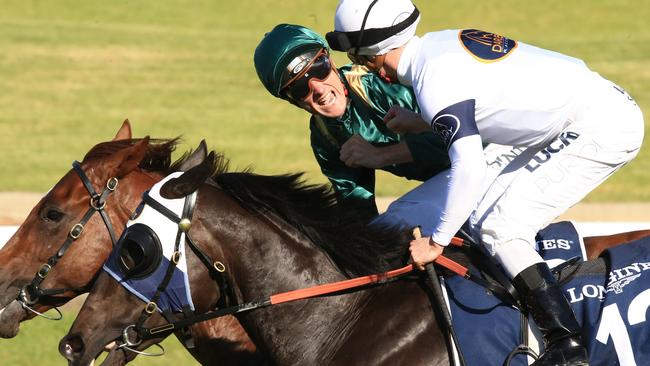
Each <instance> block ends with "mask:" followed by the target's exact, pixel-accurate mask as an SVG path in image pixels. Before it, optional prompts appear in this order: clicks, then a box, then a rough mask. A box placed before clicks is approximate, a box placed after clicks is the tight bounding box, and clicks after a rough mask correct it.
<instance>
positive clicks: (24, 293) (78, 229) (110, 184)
mask: <svg viewBox="0 0 650 366" xmlns="http://www.w3.org/2000/svg"><path fill="white" fill-rule="evenodd" d="M72 168H73V169H74V171H75V172H76V173H77V175H78V176H79V178H80V179H81V182H82V183H83V185H84V187H86V190H87V191H88V194H89V195H90V201H89V206H90V207H89V208H88V211H86V213H85V214H84V216H83V217H82V218H81V220H80V221H79V222H78V223H77V224H75V225H74V226H73V227H72V229H70V231H69V232H68V236H67V238H66V239H65V241H64V242H63V244H62V245H61V247H60V248H59V250H58V251H57V252H56V254H54V255H53V256H51V257H50V258H49V259H48V260H47V263H44V264H43V265H42V266H41V268H40V269H39V270H38V271H37V272H36V275H35V276H34V279H32V281H31V282H30V283H29V284H27V285H25V286H23V288H22V289H21V290H20V293H19V294H18V297H17V298H16V300H17V301H18V302H19V303H20V304H21V305H22V307H23V308H24V309H26V310H29V311H31V312H33V313H34V314H36V315H39V316H42V317H44V318H46V319H51V320H60V319H61V318H62V315H61V312H60V311H59V309H57V308H56V307H54V309H55V310H56V311H57V312H58V313H59V314H58V317H49V316H46V315H44V314H42V313H40V312H38V311H36V310H34V309H33V308H32V306H34V305H35V304H37V303H39V302H40V301H41V300H42V299H43V298H47V297H52V296H53V295H58V294H62V293H64V292H67V291H77V292H80V291H83V290H85V287H84V288H80V289H73V288H54V289H42V288H40V284H41V282H43V280H45V278H46V277H47V275H48V274H49V273H50V271H51V270H52V268H54V266H55V265H56V264H57V263H58V262H59V260H60V259H61V258H62V257H63V255H64V254H65V252H66V251H67V250H68V248H69V247H70V245H72V243H74V241H75V240H77V239H78V238H79V237H80V236H81V234H82V233H83V230H84V228H85V226H86V224H87V223H88V221H89V220H90V218H91V217H92V216H93V214H94V213H95V212H99V215H100V216H101V217H102V220H103V221H104V225H105V226H106V229H107V230H108V234H109V235H110V237H111V243H112V244H113V246H115V242H116V240H115V232H114V230H113V225H112V224H111V220H110V218H109V217H108V214H107V213H106V211H105V210H104V208H105V207H106V199H107V198H108V195H109V194H111V193H112V192H113V191H115V189H116V188H117V184H118V180H117V178H115V177H113V178H109V179H108V181H107V182H106V185H105V187H104V190H103V191H102V193H101V194H98V193H97V192H96V191H95V189H94V188H93V185H92V183H91V182H90V179H88V176H86V173H84V171H83V169H81V164H79V162H78V161H76V160H75V161H74V162H73V163H72Z"/></svg>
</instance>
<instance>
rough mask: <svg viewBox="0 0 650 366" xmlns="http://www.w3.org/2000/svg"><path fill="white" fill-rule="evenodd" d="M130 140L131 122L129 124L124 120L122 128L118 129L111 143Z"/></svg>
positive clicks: (127, 120)
mask: <svg viewBox="0 0 650 366" xmlns="http://www.w3.org/2000/svg"><path fill="white" fill-rule="evenodd" d="M130 139H131V122H129V119H128V118H127V119H125V120H124V122H122V127H120V129H119V130H118V131H117V134H116V135H115V137H113V141H117V140H130Z"/></svg>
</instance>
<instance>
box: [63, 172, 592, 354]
mask: <svg viewBox="0 0 650 366" xmlns="http://www.w3.org/2000/svg"><path fill="white" fill-rule="evenodd" d="M211 166H212V163H211V162H206V163H204V164H201V165H199V166H197V167H196V168H195V169H193V171H196V170H197V169H201V170H202V172H200V173H198V174H197V173H195V174H193V178H188V179H184V177H185V176H182V177H181V178H178V179H176V180H173V181H170V182H169V183H168V184H166V185H165V186H164V187H163V189H162V190H161V192H162V195H163V197H166V198H176V197H182V196H184V195H186V194H189V193H190V192H192V191H193V190H194V189H195V188H199V191H198V198H197V205H196V209H195V212H194V216H193V217H194V218H193V224H192V226H191V229H190V232H189V233H190V234H191V235H192V236H193V238H194V241H195V242H196V243H198V244H199V246H201V247H202V250H203V251H204V252H205V253H207V254H208V255H209V256H210V257H211V258H216V259H218V260H219V261H221V262H222V263H223V265H224V268H225V277H226V282H228V283H229V287H230V288H231V289H232V291H231V292H223V290H224V289H223V288H221V287H219V286H217V284H216V283H215V282H214V281H211V280H210V278H209V277H208V276H207V275H206V274H205V271H204V270H201V271H198V270H197V268H201V267H202V266H203V265H202V264H201V263H200V262H198V261H197V260H196V259H194V260H191V259H189V258H188V261H189V263H188V272H189V282H190V286H191V295H192V299H193V302H194V305H195V306H196V309H197V312H198V313H202V312H207V311H210V310H212V309H214V308H215V305H216V304H217V303H219V301H220V300H221V299H222V297H227V298H228V297H232V298H228V300H229V301H230V302H231V303H237V304H242V303H245V302H248V301H253V300H259V299H264V298H267V297H268V296H269V295H272V294H277V293H282V292H286V291H290V290H294V289H298V288H306V287H310V286H314V285H317V284H323V283H331V282H335V281H341V280H344V279H346V278H349V277H350V276H358V275H363V274H368V273H381V272H385V271H387V270H389V269H393V268H396V267H398V266H399V265H400V264H403V263H404V261H405V260H406V258H405V255H406V253H407V251H406V247H407V245H408V242H409V241H410V239H411V238H410V234H409V233H408V232H406V231H403V230H394V229H390V228H378V227H373V226H368V225H367V223H366V222H360V220H359V219H358V218H357V217H354V216H353V215H351V214H350V213H349V212H346V211H343V210H341V209H340V208H339V207H338V206H337V205H336V203H335V202H336V199H335V196H334V195H333V194H332V192H331V191H329V190H328V188H327V187H325V186H309V185H304V184H302V183H301V182H300V181H299V179H300V178H299V177H300V176H299V175H286V176H261V175H255V174H252V173H248V172H245V173H227V172H224V171H219V170H217V172H216V174H214V176H213V179H214V184H210V185H200V184H201V181H202V179H197V177H201V176H203V177H207V176H209V175H210V173H211V172H212V169H211ZM192 179H195V180H192ZM591 255H593V253H590V256H591ZM142 307H143V306H142V302H141V301H140V300H139V299H137V298H136V297H135V296H132V295H130V294H129V293H128V292H127V291H126V290H125V289H124V288H123V287H121V286H120V285H119V284H118V282H116V281H114V280H113V279H112V278H110V277H109V276H108V275H107V274H106V273H101V274H100V275H99V277H98V280H97V282H96V284H95V287H94V288H93V291H92V292H91V294H90V295H89V297H88V298H87V300H86V303H85V304H84V306H83V308H82V310H81V311H80V313H79V314H78V317H77V319H76V320H75V323H74V324H73V326H72V328H71V329H70V331H69V333H68V335H67V336H66V337H64V338H63V339H62V340H61V343H60V346H59V350H60V352H61V353H62V354H63V355H64V357H66V358H67V359H68V360H69V364H70V365H85V364H88V363H89V362H91V361H92V360H93V359H94V358H95V357H96V355H97V354H98V353H99V352H100V351H101V350H102V349H103V348H104V346H105V345H106V344H108V343H111V342H113V341H116V340H117V341H118V342H119V341H120V339H121V337H122V335H123V331H124V329H127V327H128V326H130V325H133V324H136V320H137V319H138V317H139V315H141V314H142ZM109 308H110V309H111V311H110V314H109V313H107V312H106V311H103V309H109ZM147 319H148V320H147V321H146V322H145V324H144V325H145V326H148V327H151V326H155V325H160V324H163V323H165V321H164V320H163V318H162V317H161V316H159V315H158V314H157V313H154V314H153V315H152V316H151V317H149V318H147ZM238 319H239V320H240V322H241V323H242V325H243V326H244V328H245V329H246V331H247V332H248V334H249V335H250V337H251V338H252V339H253V340H254V342H255V344H256V345H257V346H258V347H259V349H261V350H262V352H264V353H265V355H267V356H268V357H269V358H270V360H271V362H272V363H273V364H278V365H294V364H296V363H300V364H306V365H312V364H332V365H357V364H358V365H362V364H363V365H365V364H368V365H389V364H390V365H394V364H416V365H423V364H427V365H447V364H449V359H448V354H447V348H446V342H445V337H444V336H443V334H442V332H441V331H440V327H439V326H438V323H437V321H436V317H435V316H434V309H433V308H432V301H431V293H430V290H429V288H428V286H427V285H426V283H425V282H424V281H422V280H421V279H419V280H418V279H406V280H403V281H399V282H393V283H388V284H385V285H383V286H376V287H370V288H367V289H365V290H364V291H349V292H346V293H344V294H341V295H338V296H325V297H319V298H312V299H306V300H301V301H297V302H294V303H287V304H281V305H277V306H271V307H266V308H262V309H259V310H255V311H252V312H247V313H242V314H239V315H238ZM102 330H103V331H102ZM131 330H132V329H131ZM160 340H161V339H151V340H150V342H146V343H143V344H142V345H140V346H137V348H138V349H143V348H145V347H147V346H149V345H150V344H152V343H153V342H156V341H160ZM111 356H114V357H111ZM122 361H123V360H121V359H120V355H119V354H116V353H115V354H114V353H113V352H112V353H111V354H109V357H108V358H107V359H106V361H105V364H107V365H119V364H122Z"/></svg>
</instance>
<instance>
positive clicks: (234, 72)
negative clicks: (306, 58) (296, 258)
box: [0, 0, 650, 201]
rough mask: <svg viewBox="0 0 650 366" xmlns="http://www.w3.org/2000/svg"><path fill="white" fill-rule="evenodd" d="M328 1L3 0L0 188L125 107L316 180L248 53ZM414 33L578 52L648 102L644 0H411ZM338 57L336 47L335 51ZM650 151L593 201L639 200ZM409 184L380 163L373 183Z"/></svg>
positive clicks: (72, 151)
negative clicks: (460, 33)
mask: <svg viewBox="0 0 650 366" xmlns="http://www.w3.org/2000/svg"><path fill="white" fill-rule="evenodd" d="M336 3H337V2H336V1H334V0H329V1H320V2H314V1H306V0H299V1H296V0H292V1H258V0H255V1H253V0H237V1H231V0H220V1H209V0H204V1H189V0H187V1H183V0H175V1H156V2H154V1H110V2H106V1H98V0H88V1H83V2H78V1H73V0H56V1H36V0H35V1H9V2H5V3H4V4H3V9H2V12H0V49H2V50H3V52H2V53H0V90H2V93H0V110H1V111H2V113H0V129H1V130H2V134H1V135H0V169H1V170H2V175H1V176H0V190H1V191H37V192H41V191H44V190H46V189H48V188H49V187H50V186H51V185H52V184H53V183H54V182H55V181H56V180H57V179H58V178H59V177H61V176H62V175H63V173H64V172H65V171H67V170H68V169H69V166H70V162H71V161H72V160H73V159H81V158H82V157H83V154H84V153H85V152H86V151H87V150H88V149H89V148H90V147H92V146H93V145H94V144H95V143H97V142H99V141H103V140H106V139H109V138H111V137H112V135H113V133H114V132H115V131H116V130H117V128H118V127H119V124H120V122H121V121H122V120H123V119H124V118H129V119H130V120H131V121H132V122H133V124H134V130H135V133H136V135H138V136H142V135H145V134H149V135H152V136H155V137H173V136H177V135H182V136H183V137H184V141H185V144H184V145H182V146H181V149H180V150H185V149H188V148H191V147H193V146H195V145H196V144H197V143H198V141H200V139H201V138H205V139H206V140H207V142H208V144H209V145H210V146H211V147H212V148H214V149H218V150H220V151H223V152H225V153H226V154H227V155H228V156H229V157H230V158H231V159H232V161H233V166H234V167H239V168H243V167H247V166H249V165H252V166H253V167H254V168H255V170H256V171H258V172H260V173H285V172H293V171H306V172H307V179H308V180H310V181H313V182H324V181H325V180H324V178H323V177H322V176H321V174H320V173H319V169H318V166H317V165H316V163H315V162H314V159H313V156H312V154H311V150H310V148H309V139H308V127H307V120H308V116H307V115H306V113H304V112H302V111H299V110H297V109H295V108H294V107H292V106H291V105H289V104H288V103H286V102H283V101H281V100H278V99H275V98H273V97H271V96H270V95H268V94H267V93H266V91H265V90H264V88H263V87H262V86H261V84H260V83H259V81H258V80H257V77H256V75H255V71H254V68H253V64H252V54H253V51H254V49H255V46H256V45H257V43H258V41H259V40H260V38H261V37H262V35H263V34H264V33H265V32H266V31H268V30H270V29H271V28H272V27H273V26H274V25H275V24H277V23H280V22H289V23H301V24H304V25H306V26H309V27H312V28H314V29H315V30H317V31H319V32H321V33H324V32H326V31H328V30H330V28H331V24H332V18H333V11H334V8H335V6H336ZM417 3H419V4H418V6H419V7H420V9H421V11H422V13H423V18H422V21H421V23H420V24H421V25H420V27H419V33H420V34H422V33H424V32H426V31H430V30H435V29H443V28H452V27H454V28H462V27H476V28H479V29H486V30H491V31H494V32H497V33H502V34H504V35H507V36H509V37H511V38H515V39H519V40H523V41H526V42H529V43H532V44H535V45H539V46H542V47H547V48H551V49H555V50H558V51H560V52H564V53H568V54H570V55H573V56H576V57H579V58H582V59H584V60H586V61H587V62H588V63H589V65H590V66H591V67H592V68H593V69H594V70H596V71H598V72H600V73H601V74H603V75H604V76H606V77H608V78H611V79H612V80H614V81H616V82H617V83H618V84H620V85H623V86H624V87H625V88H626V89H628V91H629V92H630V93H631V94H632V95H633V96H635V98H636V99H637V101H638V102H639V104H640V105H641V107H642V108H643V109H644V110H646V111H647V110H648V108H649V107H650V71H649V68H648V65H649V64H650V30H648V29H647V26H646V19H648V18H649V17H650V5H649V4H648V3H647V2H646V1H645V0H637V1H631V0H627V1H625V0H608V1H602V0H572V1H568V2H567V1H560V0H545V1H537V2H529V1H527V2H522V1H515V0H505V1H504V0H501V1H484V2H480V3H477V2H476V1H470V0H443V1H435V2H432V1H418V2H417ZM336 60H337V61H338V63H339V64H342V63H344V62H345V57H344V56H342V55H337V56H336ZM649 168H650V153H648V149H644V150H643V151H642V152H641V153H640V154H639V157H638V158H637V159H636V160H635V161H634V162H633V163H631V164H630V165H629V166H627V167H625V168H624V169H623V170H622V171H621V172H620V173H617V174H616V175H615V176H614V177H613V178H611V179H609V180H608V181H607V182H606V183H605V184H603V186H602V187H600V188H598V189H597V190H596V191H595V192H594V193H593V194H592V195H590V196H589V198H588V199H590V200H598V201H648V200H650V190H647V189H645V184H647V182H648V181H650V179H648V178H650V169H649ZM414 185H415V183H412V182H411V183H408V182H405V181H404V180H402V179H398V178H393V177H389V176H387V175H386V174H380V178H379V184H378V194H379V195H387V196H395V195H399V194H401V193H402V192H404V191H405V190H407V189H409V188H412V187H413V186H414Z"/></svg>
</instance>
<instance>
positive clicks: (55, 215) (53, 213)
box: [44, 208, 65, 222]
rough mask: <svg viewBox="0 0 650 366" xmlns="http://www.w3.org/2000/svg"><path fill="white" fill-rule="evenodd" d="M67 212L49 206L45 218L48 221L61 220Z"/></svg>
mask: <svg viewBox="0 0 650 366" xmlns="http://www.w3.org/2000/svg"><path fill="white" fill-rule="evenodd" d="M63 216H65V214H64V213H63V212H61V211H59V210H57V209H54V208H49V209H47V211H45V216H44V218H45V219H46V220H48V221H53V222H59V221H61V219H62V218H63Z"/></svg>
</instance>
